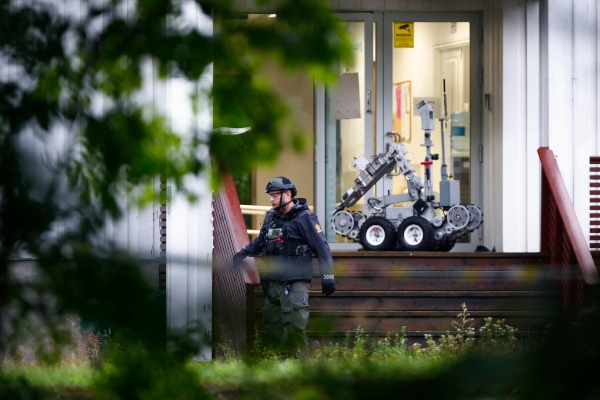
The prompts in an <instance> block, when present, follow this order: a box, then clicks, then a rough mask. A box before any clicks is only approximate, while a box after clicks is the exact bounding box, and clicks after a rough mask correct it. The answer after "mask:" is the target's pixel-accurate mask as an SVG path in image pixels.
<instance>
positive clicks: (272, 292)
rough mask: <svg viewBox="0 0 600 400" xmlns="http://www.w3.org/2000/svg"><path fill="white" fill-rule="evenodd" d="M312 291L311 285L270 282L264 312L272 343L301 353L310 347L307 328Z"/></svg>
mask: <svg viewBox="0 0 600 400" xmlns="http://www.w3.org/2000/svg"><path fill="white" fill-rule="evenodd" d="M309 289H310V282H309V281H295V282H291V283H284V282H276V281H271V283H270V285H269V290H268V296H267V298H266V299H265V305H264V307H263V310H262V312H263V318H264V321H265V328H266V330H267V334H268V336H269V338H270V339H272V340H274V341H276V342H279V343H281V344H282V345H288V346H291V347H295V348H298V349H300V350H305V349H306V348H307V347H308V339H307V337H306V333H305V332H304V330H305V329H306V325H307V324H308V315H309V312H308V294H309Z"/></svg>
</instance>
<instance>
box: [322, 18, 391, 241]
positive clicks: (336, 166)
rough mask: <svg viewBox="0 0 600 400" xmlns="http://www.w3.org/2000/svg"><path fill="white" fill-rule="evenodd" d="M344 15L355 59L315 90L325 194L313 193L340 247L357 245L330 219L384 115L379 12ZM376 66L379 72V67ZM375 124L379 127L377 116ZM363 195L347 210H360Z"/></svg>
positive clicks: (370, 148) (369, 149) (329, 236)
mask: <svg viewBox="0 0 600 400" xmlns="http://www.w3.org/2000/svg"><path fill="white" fill-rule="evenodd" d="M342 18H344V19H346V29H347V32H348V33H349V35H350V37H351V40H352V49H353V51H354V63H353V64H352V65H337V66H335V68H336V70H337V73H338V74H339V75H340V76H339V82H338V84H337V85H336V86H335V87H329V88H320V89H318V90H317V94H316V96H317V99H316V110H317V111H316V113H317V115H316V119H317V121H324V122H323V123H319V122H317V127H316V131H317V146H316V152H317V154H316V159H317V168H316V171H317V173H316V176H315V183H316V187H317V188H324V196H317V215H318V216H319V219H320V220H321V223H322V225H323V226H324V228H325V234H326V236H327V240H328V241H329V242H330V243H331V244H333V245H334V246H333V247H336V246H335V244H338V245H340V246H337V247H338V248H343V247H344V245H348V246H347V247H357V244H356V242H355V241H354V240H351V239H348V238H344V237H342V236H340V235H337V234H336V233H335V231H334V230H333V229H332V227H331V224H330V219H331V216H332V211H333V210H334V208H335V206H336V204H338V203H339V201H340V197H341V196H342V195H343V194H344V193H345V192H346V191H347V190H348V189H349V188H351V187H352V186H353V184H354V179H356V176H357V174H358V171H357V170H356V169H355V167H353V164H354V161H355V160H356V158H358V157H360V156H361V155H363V154H364V155H366V156H367V157H370V156H371V155H372V154H373V153H374V152H375V143H376V138H377V134H376V132H377V130H378V128H377V123H378V118H377V115H380V116H381V115H382V110H378V107H377V104H378V101H377V97H378V96H379V97H381V96H382V93H381V90H379V91H378V90H377V83H376V82H377V78H376V77H377V69H378V67H377V58H376V53H377V51H376V48H377V28H378V27H379V29H381V27H382V24H381V20H382V15H381V14H376V15H374V14H372V13H358V14H343V15H342ZM378 20H379V24H377V22H378ZM380 47H381V46H380ZM379 70H380V74H381V73H382V67H381V66H379ZM319 113H322V114H321V115H319ZM379 124H380V126H381V120H379ZM366 197H367V196H365V197H364V198H366ZM364 198H363V199H361V200H359V201H358V202H357V203H356V204H355V205H354V206H353V207H351V208H350V209H349V210H348V211H349V212H352V211H354V210H356V211H362V210H363V208H364V207H363V202H364ZM321 210H322V211H321ZM323 211H324V212H323Z"/></svg>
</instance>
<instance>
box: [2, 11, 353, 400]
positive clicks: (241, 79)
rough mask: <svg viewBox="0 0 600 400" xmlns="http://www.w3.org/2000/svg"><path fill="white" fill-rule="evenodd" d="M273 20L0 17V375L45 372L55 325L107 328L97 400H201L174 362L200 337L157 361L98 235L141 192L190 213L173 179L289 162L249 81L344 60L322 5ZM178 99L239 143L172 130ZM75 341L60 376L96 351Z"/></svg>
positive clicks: (209, 132)
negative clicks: (165, 196) (166, 198)
mask: <svg viewBox="0 0 600 400" xmlns="http://www.w3.org/2000/svg"><path fill="white" fill-rule="evenodd" d="M259 3H260V1H259ZM273 7H274V9H272V10H271V11H272V12H275V13H277V18H273V19H269V22H268V23H248V21H246V22H242V21H238V20H236V19H235V18H234V16H235V15H237V12H236V8H235V5H234V2H232V1H230V0H209V1H200V0H182V1H152V0H140V1H136V2H131V1H126V0H111V1H96V0H74V1H73V2H48V1H45V0H33V1H20V0H7V1H2V2H0V32H2V34H0V60H1V61H2V63H1V64H2V74H1V76H0V170H2V175H1V176H0V327H2V328H1V329H0V357H1V359H0V361H3V360H4V358H5V357H7V356H15V355H16V354H17V351H19V345H18V343H28V348H27V351H29V350H31V349H33V348H35V349H36V350H37V352H38V354H36V356H35V358H36V360H38V361H39V362H40V363H41V362H43V363H45V364H46V365H47V364H49V363H59V362H61V361H62V360H64V359H65V357H66V355H65V352H64V349H65V348H66V347H68V346H69V341H70V339H71V337H72V335H70V329H71V326H69V324H65V323H64V321H67V320H68V318H72V317H73V316H77V317H78V318H81V323H82V324H86V325H88V326H90V327H93V329H94V331H95V332H97V331H101V332H102V331H103V329H107V328H108V327H110V328H111V329H112V332H111V335H110V341H109V342H110V346H108V347H109V348H111V349H112V350H114V351H112V350H111V351H107V352H106V354H105V356H104V357H105V358H104V362H108V363H109V364H110V367H109V366H104V365H103V366H102V368H103V369H102V373H101V374H100V375H99V376H98V377H97V379H96V380H95V387H96V388H97V389H98V390H99V392H100V393H102V397H105V398H117V397H127V398H138V397H144V398H149V397H152V396H154V397H156V398H160V397H159V396H164V397H162V398H171V397H173V398H174V397H178V396H175V394H174V392H175V391H184V389H183V388H189V391H188V392H186V393H183V392H181V396H185V397H189V398H197V397H202V391H198V392H194V386H193V384H192V383H193V382H192V381H193V374H191V373H190V372H189V370H188V369H187V366H186V364H185V362H186V360H189V358H190V357H191V356H192V355H194V354H197V352H198V346H199V345H200V343H201V342H202V339H203V336H202V335H203V332H204V331H203V328H202V327H201V326H198V324H195V321H190V324H189V332H182V333H181V335H179V336H174V337H169V338H168V339H169V343H171V346H170V347H169V351H167V350H166V349H165V343H166V342H167V337H166V332H165V316H164V313H165V308H166V305H165V304H164V303H163V308H162V310H158V309H157V307H156V304H155V303H153V300H152V299H153V296H154V294H153V292H152V291H151V290H150V288H149V287H148V285H147V283H146V281H145V279H144V277H143V276H142V275H141V273H140V265H139V262H138V260H137V259H136V257H134V256H133V255H131V254H128V253H127V252H126V251H125V250H124V249H123V248H120V247H119V245H120V244H117V243H114V242H113V241H112V240H111V239H110V236H109V235H107V229H109V227H110V226H114V225H111V224H113V223H115V222H116V221H119V219H120V218H122V217H123V213H124V211H125V209H126V207H143V206H144V205H145V204H147V203H148V202H157V194H156V192H157V190H156V186H157V182H158V181H159V178H160V179H166V180H167V181H168V182H169V184H170V185H171V187H173V188H174V190H177V191H179V192H181V193H184V194H186V195H187V197H188V198H189V199H190V200H194V199H196V198H197V197H198V196H199V195H200V193H197V192H196V191H195V188H194V187H190V186H188V185H187V183H186V182H189V181H190V180H189V179H188V178H189V177H190V176H194V175H196V176H197V175H200V174H205V173H207V172H208V171H210V172H212V173H213V174H214V176H213V179H212V180H211V182H214V183H215V184H218V179H216V177H218V176H219V175H220V174H221V173H222V172H223V171H226V170H233V171H237V172H238V173H241V172H239V171H244V172H247V171H249V170H250V169H251V167H252V166H254V165H255V164H257V163H269V162H273V160H274V158H275V157H276V156H277V155H278V154H279V153H280V152H281V149H282V148H283V147H284V146H294V147H295V148H299V147H300V146H301V144H302V143H303V138H304V133H303V132H301V131H300V130H298V129H296V128H292V129H287V130H283V129H282V127H283V126H291V127H293V126H294V124H293V122H289V120H286V119H285V118H286V117H287V116H288V115H289V112H288V110H287V107H286V105H285V104H284V103H283V102H281V101H279V99H278V97H277V96H276V94H275V93H274V92H273V90H272V89H271V88H270V87H269V86H268V85H267V84H266V83H265V82H264V81H262V80H261V79H259V78H257V77H256V75H257V71H260V69H261V68H262V65H263V64H264V63H267V62H277V63H279V64H281V65H282V66H283V68H284V69H286V70H289V71H294V70H301V71H309V72H311V73H313V76H314V78H315V80H316V81H317V82H321V83H328V82H332V80H333V79H334V78H335V75H334V71H333V69H332V68H331V66H332V65H333V64H334V63H336V62H340V61H349V60H350V53H351V46H350V43H349V39H348V38H347V36H346V33H345V31H344V29H343V27H342V25H341V24H340V23H339V20H338V18H337V17H336V16H335V14H334V13H332V12H331V11H330V10H329V8H328V7H327V6H326V5H325V2H323V1H320V0H308V1H302V2H296V1H293V0H284V1H278V2H277V3H276V4H275V5H274V6H273ZM190 11H192V12H191V13H190ZM190 15H191V16H192V18H190ZM209 15H210V16H213V18H212V19H211V18H209V17H208V16H209ZM198 21H203V23H200V24H198V23H197V22H198ZM213 25H214V29H213V28H212V27H213ZM213 76H214V82H213V79H212V77H213ZM179 84H181V85H183V87H185V88H186V89H185V90H189V93H190V95H189V99H177V100H182V101H183V102H184V104H187V105H189V108H190V110H191V111H190V113H191V117H190V119H192V120H194V121H198V120H202V119H203V118H204V117H205V116H210V117H211V118H212V120H213V123H214V126H215V127H244V126H251V127H252V129H251V130H250V131H248V132H247V133H245V134H244V135H243V136H241V137H240V136H231V135H228V134H226V132H225V133H224V132H222V131H220V130H213V129H212V126H207V125H208V124H206V123H204V124H199V123H192V124H191V127H189V128H186V127H185V124H183V125H182V124H178V123H174V121H171V120H170V119H169V115H166V114H165V113H166V112H167V110H165V109H164V107H162V108H161V107H159V106H157V104H159V103H161V101H162V98H163V97H164V96H165V95H166V87H167V85H171V86H176V85H179ZM161 90H164V92H161ZM151 92H156V94H155V96H154V98H152V96H148V93H151ZM265 104H269V107H265V106H264V105H265ZM170 106H171V107H172V108H175V107H176V105H175V104H170ZM286 121H287V122H286ZM175 122H180V121H175ZM184 122H186V121H184ZM284 133H285V134H284ZM15 259H20V260H21V261H18V262H17V261H15ZM25 259H26V260H32V259H33V260H36V261H35V263H33V262H31V261H23V260H25ZM88 339H89V343H88V344H93V346H95V347H91V348H86V349H79V350H77V351H75V352H71V356H72V358H73V359H84V358H92V359H93V358H94V357H93V356H94V354H97V351H99V347H102V346H103V344H102V343H101V342H100V336H94V335H92V336H90V337H89V338H88ZM92 339H93V340H92ZM94 340H97V342H94ZM104 344H107V343H104ZM117 349H120V351H117ZM86 352H89V354H87V355H85V353H86ZM28 354H29V353H28ZM17 359H18V358H17ZM22 361H23V362H25V361H26V360H25V359H23V360H22ZM100 364H101V363H100ZM17 386H18V385H17ZM11 390H12V389H11ZM15 390H17V389H15ZM24 390H25V392H24V393H27V392H28V390H29V389H24ZM9 392H10V391H9ZM9 392H6V391H4V392H0V393H2V395H4V394H6V393H9ZM10 393H12V392H10ZM30 394H31V395H32V396H33V395H34V393H33V392H31V393H30ZM2 395H0V397H2ZM179 398H181V397H179Z"/></svg>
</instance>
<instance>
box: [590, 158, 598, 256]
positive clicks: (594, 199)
mask: <svg viewBox="0 0 600 400" xmlns="http://www.w3.org/2000/svg"><path fill="white" fill-rule="evenodd" d="M590 250H592V251H600V157H590Z"/></svg>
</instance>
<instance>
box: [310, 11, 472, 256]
mask: <svg viewBox="0 0 600 400" xmlns="http://www.w3.org/2000/svg"><path fill="white" fill-rule="evenodd" d="M341 16H342V17H345V18H346V19H347V21H348V30H349V32H350V33H351V36H352V40H353V48H354V47H356V48H357V49H358V48H360V49H362V51H363V52H364V53H357V60H358V61H359V62H356V63H355V65H354V67H353V69H350V68H347V67H345V66H338V68H339V69H338V72H339V73H340V74H347V73H355V74H357V77H358V93H357V98H358V99H359V102H360V105H359V107H360V109H359V113H358V114H357V115H342V116H340V115H338V116H336V115H335V112H336V104H335V101H336V97H335V96H336V93H335V90H334V89H318V90H317V93H316V103H315V104H316V114H317V115H316V122H317V124H316V133H317V157H316V159H317V163H316V177H315V178H316V179H315V184H316V185H315V186H316V188H317V193H316V199H317V201H316V205H317V212H318V214H320V215H318V216H319V219H320V220H321V221H322V222H323V225H326V235H327V238H328V241H329V242H330V245H331V247H332V248H339V249H345V248H354V247H356V248H358V247H359V246H360V245H359V244H357V243H356V241H355V240H352V239H351V238H348V237H342V236H341V235H339V234H336V232H335V230H334V229H333V228H332V226H331V224H330V223H328V221H330V220H331V217H332V211H333V210H334V208H335V206H336V204H339V202H340V197H341V196H342V195H343V194H344V193H345V192H346V191H347V190H348V189H350V188H351V187H352V186H353V184H354V179H355V178H356V177H357V176H358V174H359V171H358V170H357V169H356V168H355V167H354V166H353V164H354V162H355V161H356V159H357V158H359V157H360V156H361V155H363V154H364V156H365V157H366V158H367V159H371V157H372V156H373V155H376V154H379V153H382V152H385V151H386V149H387V148H388V146H390V144H391V143H393V142H396V141H400V142H401V143H402V144H403V145H404V146H405V147H406V149H407V150H408V152H407V155H406V156H407V158H409V159H410V164H411V165H412V167H413V168H414V170H415V171H416V173H417V174H418V175H419V176H420V177H422V178H424V167H423V165H421V162H422V161H423V160H424V159H425V155H426V146H424V144H425V143H424V141H425V140H424V131H423V130H422V129H421V117H420V114H419V112H418V110H417V107H416V104H417V103H419V102H420V101H422V100H426V101H427V102H428V103H429V104H430V105H431V106H432V108H433V110H434V114H435V120H436V126H435V129H433V131H432V132H431V142H432V143H433V146H432V147H431V152H432V153H435V154H437V155H438V157H439V159H438V161H435V162H434V165H433V167H432V169H430V172H431V170H433V174H432V180H431V181H432V183H433V195H434V196H438V197H437V198H439V190H438V189H437V188H439V185H440V180H441V179H442V177H441V176H442V173H441V166H442V164H444V165H445V166H446V171H447V176H448V179H452V180H457V181H459V182H460V203H461V204H475V205H481V204H482V203H483V201H482V190H481V184H480V178H481V176H482V174H481V164H480V162H479V157H478V151H479V146H480V143H481V107H480V103H481V101H480V99H481V98H482V95H481V86H480V84H479V67H480V54H481V51H480V46H481V44H480V43H481V41H480V40H479V31H480V16H479V15H478V14H459V13H456V14H454V13H453V14H416V13H369V14H341ZM398 32H400V35H398V34H397V33H398ZM359 42H361V43H360V45H359ZM355 53H356V49H355ZM444 87H445V90H444ZM444 92H445V95H446V96H445V97H446V102H445V103H444ZM444 104H446V106H445V107H444ZM444 115H447V118H446V119H445V120H444V121H438V119H439V118H441V117H443V116H444ZM442 124H443V126H442ZM442 130H443V135H442ZM391 132H395V133H396V134H392V133H391ZM319 143H322V144H323V146H319ZM320 148H322V150H319V149H320ZM320 151H321V155H320V154H319V152H320ZM444 179H445V178H444ZM321 188H323V190H321ZM407 189H408V188H407V183H406V179H405V177H404V176H403V175H402V174H400V173H398V171H395V172H394V171H392V172H391V173H388V174H386V175H385V176H384V177H383V178H381V179H380V180H379V181H378V182H377V184H376V185H374V186H373V187H372V188H371V189H370V190H369V192H368V193H367V194H365V195H364V196H363V197H362V198H361V199H360V200H358V201H357V202H356V204H354V205H353V206H352V208H351V209H349V212H351V213H352V212H355V211H361V212H365V204H364V202H365V200H366V199H367V198H368V197H371V196H383V195H387V194H401V193H405V192H406V191H407ZM403 206H406V204H402V203H398V204H393V205H390V206H388V207H389V208H392V209H393V208H396V207H403ZM482 240H483V237H482V229H481V228H479V229H477V230H475V231H473V232H472V233H470V234H468V235H464V236H463V237H462V238H460V239H459V240H457V243H456V245H455V246H454V248H453V251H473V250H474V249H475V247H476V246H477V245H478V244H480V243H482Z"/></svg>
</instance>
